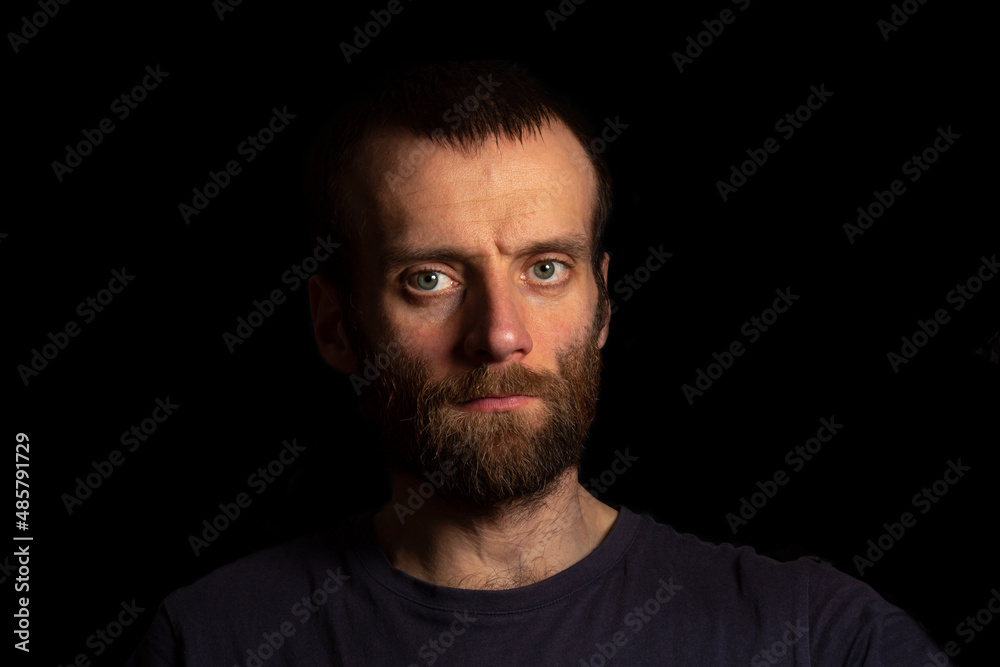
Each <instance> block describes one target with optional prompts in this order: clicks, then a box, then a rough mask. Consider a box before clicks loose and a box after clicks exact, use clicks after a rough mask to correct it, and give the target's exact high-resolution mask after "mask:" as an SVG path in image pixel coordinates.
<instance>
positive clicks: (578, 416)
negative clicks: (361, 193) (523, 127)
mask: <svg viewBox="0 0 1000 667" xmlns="http://www.w3.org/2000/svg"><path fill="white" fill-rule="evenodd" d="M370 149H371V150H370V152H369V155H368V159H367V160H365V161H364V163H365V164H366V165H367V168H368V169H369V170H370V171H369V173H368V174H367V182H368V183H369V184H374V186H375V187H374V188H373V189H374V196H373V197H372V199H371V201H370V202H369V207H368V210H369V211H370V212H371V214H370V215H368V216H367V218H368V223H367V225H366V227H365V229H364V232H363V234H364V236H363V241H362V243H360V244H359V245H360V248H359V249H358V251H357V254H356V255H355V256H354V257H353V260H354V261H353V264H354V266H355V276H354V285H355V291H354V300H355V303H356V304H357V306H358V310H359V313H358V314H357V315H355V314H353V313H352V312H351V311H350V309H347V312H346V313H345V314H346V315H348V316H349V318H350V321H349V324H350V325H351V326H349V327H348V329H349V330H350V329H356V333H355V335H354V336H352V337H353V338H355V340H354V341H353V342H354V345H355V349H357V351H358V352H359V356H360V357H362V358H368V359H370V360H372V361H373V362H375V361H376V359H377V358H381V359H383V360H385V359H386V358H387V357H388V355H386V354H385V351H386V349H392V350H393V351H395V350H397V349H398V350H399V352H398V354H397V355H396V356H395V357H394V358H392V360H391V361H390V363H389V364H388V367H387V368H386V367H384V366H385V364H384V363H383V364H381V367H380V369H379V376H378V377H377V379H376V380H375V381H374V382H373V386H371V387H366V388H365V389H363V390H362V401H363V403H364V404H365V407H366V411H367V412H368V413H369V415H370V416H371V417H372V418H373V419H374V420H375V421H376V423H380V424H381V425H382V426H383V435H384V440H385V443H384V444H385V446H386V448H387V453H388V455H389V460H390V463H391V465H392V466H393V467H394V468H396V469H398V470H402V471H406V472H411V473H414V474H418V473H420V472H423V471H433V470H443V471H444V472H445V473H448V474H446V475H444V477H445V486H444V487H443V488H441V489H440V491H439V492H440V493H441V494H442V496H443V497H445V498H448V499H449V500H452V501H454V502H457V503H464V504H467V505H471V506H475V507H477V508H479V509H481V510H487V509H490V508H499V507H502V506H505V505H509V504H510V503H511V502H512V501H513V502H530V501H531V500H533V499H536V498H538V497H540V496H542V495H544V492H545V490H546V489H547V488H548V486H549V485H550V484H551V482H552V481H553V480H554V479H555V478H556V477H558V476H559V475H560V474H561V473H563V472H565V470H566V469H567V468H570V467H576V466H577V465H578V464H579V459H580V455H581V453H582V447H583V441H584V438H585V435H586V431H587V429H588V428H589V425H590V423H591V421H592V420H593V416H594V409H595V404H596V400H597V389H598V383H599V379H600V353H599V351H600V348H601V346H603V344H604V340H605V338H606V335H607V327H606V324H605V321H604V315H605V312H604V310H605V308H606V305H605V304H601V307H600V308H599V299H598V287H597V283H596V281H595V277H594V275H593V271H592V269H591V265H592V262H591V252H592V251H591V221H592V207H593V202H594V198H595V190H596V178H595V177H594V175H593V171H592V169H591V168H590V167H589V163H588V161H587V159H586V157H585V154H584V152H583V149H582V147H581V146H580V144H579V142H578V141H577V140H576V139H575V138H574V137H573V135H572V133H571V132H570V131H569V130H568V129H567V128H565V127H564V126H562V125H561V124H558V125H557V124H553V126H552V128H550V129H547V130H546V131H545V132H544V133H543V134H542V135H541V137H540V138H539V137H527V138H525V140H524V143H523V145H522V144H521V143H520V142H517V141H507V140H503V139H501V140H500V142H499V146H497V144H496V143H495V142H494V141H492V140H491V141H487V142H486V143H485V145H484V146H483V147H482V149H481V150H480V151H479V152H478V153H477V154H465V153H463V152H461V151H456V150H452V149H450V148H446V147H440V146H434V145H432V144H429V142H427V141H426V140H420V139H417V138H415V137H413V136H412V135H409V134H406V133H403V132H395V133H391V134H390V135H389V136H385V137H380V138H376V139H375V140H374V141H373V143H372V145H371V147H370ZM415 155H416V156H418V159H417V160H416V161H417V162H418V164H417V166H416V168H415V169H414V170H413V172H412V174H410V175H409V176H407V177H405V178H403V180H402V181H396V182H395V184H394V185H393V186H392V187H390V186H389V185H388V182H387V180H386V179H385V174H386V173H387V172H388V173H399V169H400V167H399V165H400V164H403V163H404V161H406V160H407V159H409V158H411V157H412V156H415ZM403 173H406V172H403ZM369 192H371V190H369ZM606 271H607V264H606V263H605V264H604V272H605V276H604V278H605V279H606ZM393 343H394V344H396V345H398V346H399V347H398V348H396V347H395V346H394V345H392V344H393ZM380 352H381V353H383V354H382V356H381V357H378V356H377V355H378V354H379V353H380ZM450 470H453V472H450V473H449V471H450ZM440 478H441V477H440V476H438V479H440Z"/></svg>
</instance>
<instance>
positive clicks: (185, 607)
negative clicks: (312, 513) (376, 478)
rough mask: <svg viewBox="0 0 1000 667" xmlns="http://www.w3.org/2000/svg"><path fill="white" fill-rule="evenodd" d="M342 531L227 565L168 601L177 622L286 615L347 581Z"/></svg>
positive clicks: (313, 536)
mask: <svg viewBox="0 0 1000 667" xmlns="http://www.w3.org/2000/svg"><path fill="white" fill-rule="evenodd" d="M342 533H343V531H342V530H338V529H332V528H323V529H318V530H314V531H312V532H309V533H307V534H304V535H301V536H299V537H296V538H293V539H291V540H287V541H285V542H282V543H280V544H276V545H273V546H271V547H267V548H265V549H261V550H259V551H256V552H254V553H252V554H250V555H247V556H244V557H243V558H240V559H239V560H236V561H234V562H232V563H229V564H228V565H224V566H222V567H220V568H218V569H216V570H213V571H212V572H210V573H208V574H206V575H205V576H203V577H201V578H200V579H198V580H197V581H194V582H193V583H191V584H188V585H186V586H182V587H180V588H178V589H177V590H175V591H173V592H172V593H170V594H169V595H168V596H167V597H166V598H165V599H164V601H163V607H164V611H165V613H166V614H168V615H169V616H171V617H175V618H186V619H191V618H197V619H209V618H224V617H227V616H229V615H231V614H232V613H233V610H250V609H255V610H264V609H273V610H283V612H284V613H285V614H287V613H288V611H289V609H291V608H292V607H293V606H294V604H295V603H296V601H298V600H300V599H301V598H303V597H305V596H310V595H311V594H312V593H313V591H315V590H316V589H317V588H322V587H323V586H324V583H325V584H326V587H327V588H328V589H329V588H330V586H331V585H330V582H326V581H325V580H326V579H332V580H333V581H334V584H335V585H339V582H340V580H342V579H343V578H346V577H344V576H343V565H344V560H345V559H344V556H343V552H344V549H345V548H347V544H345V541H344V539H343V535H342Z"/></svg>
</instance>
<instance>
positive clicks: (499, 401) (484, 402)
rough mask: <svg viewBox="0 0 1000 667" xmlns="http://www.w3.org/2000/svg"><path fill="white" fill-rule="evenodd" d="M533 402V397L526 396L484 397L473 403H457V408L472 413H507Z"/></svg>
mask: <svg viewBox="0 0 1000 667" xmlns="http://www.w3.org/2000/svg"><path fill="white" fill-rule="evenodd" d="M533 400H535V397H534V396H528V395H526V394H511V395H509V396H484V397H483V398H477V399H475V400H473V401H466V402H464V403H459V404H458V405H459V407H461V408H464V409H466V410H472V411H474V412H507V411H508V410H516V409H517V408H520V407H521V406H524V405H527V404H528V403H529V402H531V401H533Z"/></svg>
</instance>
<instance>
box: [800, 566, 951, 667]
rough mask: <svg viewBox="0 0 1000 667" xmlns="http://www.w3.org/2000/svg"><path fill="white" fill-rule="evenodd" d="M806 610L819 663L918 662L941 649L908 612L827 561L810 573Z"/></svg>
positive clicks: (874, 665) (873, 664)
mask: <svg viewBox="0 0 1000 667" xmlns="http://www.w3.org/2000/svg"><path fill="white" fill-rule="evenodd" d="M809 611H810V618H811V619H812V621H811V622H812V625H813V627H814V628H816V630H817V631H816V632H810V635H811V637H810V639H811V641H812V647H811V652H812V655H813V657H814V659H816V660H818V664H821V665H863V666H864V667H878V666H881V665H885V666H886V667H889V666H892V667H896V666H898V665H923V664H925V663H926V662H927V661H928V659H929V656H932V655H934V654H936V653H938V652H940V650H941V649H940V648H939V647H938V646H937V644H936V643H935V642H934V640H933V639H931V637H930V635H928V634H927V631H926V630H924V628H923V627H922V626H921V625H920V624H919V623H918V622H917V620H916V619H915V618H914V617H913V616H912V615H910V614H909V613H907V612H906V611H904V610H902V609H900V608H898V607H896V606H894V605H892V604H890V603H889V602H887V601H886V600H885V599H884V598H882V596H880V595H879V594H878V593H876V592H875V590H874V589H873V588H872V587H871V586H869V585H868V584H866V583H864V582H862V581H859V580H858V579H855V578H854V577H851V576H849V575H847V574H845V573H843V572H840V571H839V570H836V569H835V568H833V567H832V566H829V565H825V564H821V565H819V566H818V567H817V568H815V569H813V571H812V573H811V575H810V578H809Z"/></svg>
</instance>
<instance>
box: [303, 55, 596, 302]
mask: <svg viewBox="0 0 1000 667" xmlns="http://www.w3.org/2000/svg"><path fill="white" fill-rule="evenodd" d="M484 84H495V85H492V86H489V87H488V88H486V89H487V90H489V93H488V94H485V95H473V92H474V91H476V90H477V89H483V88H484ZM469 97H472V99H473V100H475V101H476V104H475V105H472V104H471V103H466V104H464V106H463V107H462V109H463V111H465V113H464V114H463V116H461V117H459V116H458V115H455V116H454V118H455V121H456V122H448V120H449V119H448V118H447V114H448V111H449V110H450V109H452V107H453V106H454V105H455V104H456V103H462V102H463V101H464V100H467V99H468V98H469ZM470 107H472V108H470ZM453 113H454V112H453ZM553 121H558V122H561V123H563V124H564V125H566V127H568V128H569V129H570V131H571V132H572V133H573V135H574V136H575V137H576V138H577V139H578V140H579V141H580V144H581V146H582V147H583V148H584V151H585V152H586V154H587V156H588V161H589V163H590V165H591V166H592V167H593V169H594V173H595V175H596V180H597V192H596V200H595V202H594V216H593V220H592V223H593V224H592V235H591V249H592V265H593V269H594V274H595V276H596V279H597V282H598V287H599V289H600V291H601V297H602V302H603V300H604V299H605V298H606V297H607V286H606V285H605V284H604V281H603V279H602V277H601V259H602V257H603V255H604V231H605V228H606V227H607V223H608V219H609V218H610V215H611V205H612V197H613V193H612V183H611V174H610V170H609V169H608V166H607V163H606V162H605V161H604V159H603V158H602V157H601V156H600V155H599V154H597V153H594V152H593V151H592V150H590V148H589V144H590V141H591V138H592V136H593V134H592V133H590V132H589V131H588V127H587V123H586V122H585V121H584V120H583V115H582V114H580V113H579V112H578V111H577V110H576V109H575V107H573V106H572V104H571V103H570V102H568V101H567V100H565V99H563V98H562V97H560V96H558V95H557V94H555V93H553V92H550V91H549V90H548V89H547V88H546V87H545V86H543V85H542V84H541V83H539V82H538V81H537V80H536V79H535V78H534V77H532V76H530V75H529V74H528V73H527V72H526V71H525V69H524V68H523V67H522V66H520V65H518V64H516V63H510V62H501V61H474V62H433V63H426V62H422V63H408V64H404V65H401V66H398V67H395V68H392V69H390V70H389V71H387V72H386V73H385V74H384V75H383V76H381V77H379V78H378V79H377V80H375V81H374V82H373V83H372V84H371V85H369V86H367V87H366V88H365V89H364V90H362V91H360V92H359V93H358V94H357V95H355V96H354V98H352V99H351V100H350V101H349V102H347V103H346V104H344V105H342V106H341V107H340V109H339V110H338V111H337V112H336V113H335V114H334V115H333V117H332V118H331V119H330V120H329V121H328V122H327V124H326V126H325V127H324V129H323V130H322V131H321V132H320V134H319V137H318V141H317V142H316V144H315V146H314V148H313V151H312V153H311V155H310V157H309V159H308V162H307V165H306V181H305V185H306V189H307V195H308V198H309V200H310V207H309V208H310V221H309V226H310V236H311V238H313V239H315V238H325V237H327V236H330V237H331V238H332V240H333V241H335V242H337V243H340V244H341V248H340V250H339V251H338V252H337V253H334V255H333V256H331V258H330V260H328V261H327V262H326V263H325V265H324V266H323V267H322V268H321V271H322V273H323V275H325V276H326V277H327V278H328V279H330V280H331V281H332V282H334V283H335V284H337V285H338V286H339V287H341V288H342V289H344V291H345V292H346V293H348V294H349V293H350V292H351V291H352V281H351V267H350V264H349V262H350V258H351V256H352V255H353V254H354V253H351V252H350V251H349V250H348V249H349V248H350V245H351V243H352V242H356V241H357V240H358V239H359V230H358V228H359V225H358V224H357V223H358V222H359V221H357V220H352V218H356V217H358V216H359V215H363V214H362V213H359V211H360V209H361V207H360V206H359V205H358V198H357V196H356V194H355V193H354V192H352V186H353V184H354V183H356V181H352V180H351V179H350V176H351V174H352V170H354V169H355V167H356V160H357V158H358V156H359V154H360V152H361V151H362V150H363V149H364V147H365V141H366V140H368V139H369V138H370V137H371V136H373V135H375V134H378V133H381V132H384V131H385V130H386V129H389V128H402V129H405V130H408V131H410V132H411V133H413V134H414V135H415V136H418V137H426V138H428V139H430V140H431V141H434V142H435V143H436V144H438V145H441V146H448V147H450V148H453V149H456V150H475V149H478V148H479V147H481V146H482V145H483V144H484V143H485V142H486V141H487V140H489V139H496V141H497V143H498V144H499V141H500V139H501V138H505V139H509V140H514V139H516V140H518V141H523V137H524V136H525V135H526V134H527V135H528V136H531V135H532V134H540V133H541V131H542V128H543V126H547V125H549V124H550V123H552V122H553Z"/></svg>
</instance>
